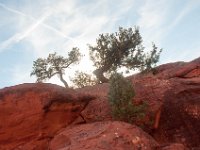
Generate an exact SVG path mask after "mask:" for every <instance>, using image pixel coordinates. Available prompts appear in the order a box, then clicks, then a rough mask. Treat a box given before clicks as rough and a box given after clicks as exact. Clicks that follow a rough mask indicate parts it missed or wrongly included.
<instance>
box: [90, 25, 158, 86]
mask: <svg viewBox="0 0 200 150" xmlns="http://www.w3.org/2000/svg"><path fill="white" fill-rule="evenodd" d="M89 50H90V58H91V60H92V61H93V63H94V66H95V67H96V68H97V69H96V70H95V71H94V72H93V73H94V74H95V75H96V77H97V79H98V80H99V81H100V82H102V83H104V82H108V79H107V78H106V77H105V76H104V73H107V72H112V71H116V69H117V68H120V67H127V68H128V69H140V70H144V69H147V70H150V69H151V68H152V66H153V65H155V64H156V63H157V62H158V60H159V56H160V52H161V50H158V48H157V47H156V46H155V44H153V50H152V51H150V52H149V53H145V52H144V47H143V46H142V37H141V35H140V33H139V29H138V28H135V29H132V28H128V29H124V28H122V27H120V28H119V31H118V32H115V33H111V34H109V33H107V34H100V35H99V37H98V38H97V39H96V46H91V45H89Z"/></svg>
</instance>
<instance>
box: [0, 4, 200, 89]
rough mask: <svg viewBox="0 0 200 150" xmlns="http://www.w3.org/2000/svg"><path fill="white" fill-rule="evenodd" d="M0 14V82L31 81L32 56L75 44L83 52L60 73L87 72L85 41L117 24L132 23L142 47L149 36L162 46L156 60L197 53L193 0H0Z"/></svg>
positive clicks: (197, 9)
mask: <svg viewBox="0 0 200 150" xmlns="http://www.w3.org/2000/svg"><path fill="white" fill-rule="evenodd" d="M0 20H1V21H0V88H3V87H7V86H12V85H16V84H20V83H25V82H34V81H35V78H34V77H30V72H31V69H32V63H33V61H34V60H36V59H37V58H38V57H46V56H47V55H48V54H49V53H51V52H55V51H56V52H57V53H58V54H61V55H66V54H67V52H68V51H69V50H71V48H72V47H75V46H77V47H79V48H80V49H81V52H82V53H83V54H86V57H85V58H83V60H82V62H81V63H80V65H78V67H74V68H73V69H71V70H66V74H67V75H66V76H65V78H66V79H67V78H68V75H71V76H72V75H73V71H72V70H83V71H86V72H88V73H89V72H91V71H92V67H90V66H92V64H91V63H90V62H89V60H88V57H87V54H88V49H87V44H88V43H90V44H92V43H94V42H95V39H96V38H97V36H98V34H100V33H107V32H109V33H111V32H115V31H117V30H118V27H119V26H122V27H134V26H135V25H137V26H139V27H140V32H141V35H142V37H143V41H144V45H145V47H147V49H148V47H149V46H150V45H151V43H152V42H154V43H155V44H156V45H157V46H158V47H159V48H163V52H162V54H161V59H160V64H163V63H167V62H174V61H190V60H192V59H195V58H197V57H200V42H199V39H200V29H199V27H200V1H197V0H159V1H158V0H123V1H122V0H100V1H96V0H84V1H82V0H0ZM86 66H87V67H86ZM49 82H51V83H56V84H61V83H60V82H59V80H58V79H57V78H56V77H55V78H53V79H51V80H50V81H49Z"/></svg>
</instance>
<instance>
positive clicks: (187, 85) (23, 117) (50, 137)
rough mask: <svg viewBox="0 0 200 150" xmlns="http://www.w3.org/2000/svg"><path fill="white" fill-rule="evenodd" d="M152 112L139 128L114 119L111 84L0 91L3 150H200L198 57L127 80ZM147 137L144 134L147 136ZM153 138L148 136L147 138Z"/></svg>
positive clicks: (37, 86) (0, 143)
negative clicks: (108, 96)
mask: <svg viewBox="0 0 200 150" xmlns="http://www.w3.org/2000/svg"><path fill="white" fill-rule="evenodd" d="M128 79H130V81H131V82H132V83H133V85H134V88H135V91H136V96H135V97H134V99H133V101H134V103H140V102H142V101H145V102H147V103H148V105H149V107H148V111H147V114H146V117H145V119H144V120H142V121H140V122H139V123H140V124H138V122H135V124H136V125H142V127H143V131H142V129H140V128H139V127H137V126H135V125H130V124H127V123H123V122H117V121H114V120H113V119H112V116H111V110H110V107H109V103H108V99H107V93H108V90H109V84H108V83H107V84H100V85H95V86H92V87H85V88H81V89H76V90H72V89H65V88H62V87H60V86H56V85H52V84H22V85H18V86H14V87H9V88H4V89H1V90H0V150H34V149H37V150H46V149H47V150H48V149H51V150H58V149H60V150H61V149H62V150H68V149H70V150H76V149H88V150H93V149H127V150H129V149H142V150H143V149H155V150H179V149H180V150H182V149H183V150H184V149H185V150H187V147H188V148H189V149H200V128H199V127H200V58H198V59H195V60H194V61H191V62H175V63H169V64H164V65H161V66H158V67H156V68H155V69H154V70H153V72H150V73H139V74H136V75H133V76H130V77H128ZM144 131H145V132H146V133H145V132H144ZM148 134H150V135H151V136H150V135H148Z"/></svg>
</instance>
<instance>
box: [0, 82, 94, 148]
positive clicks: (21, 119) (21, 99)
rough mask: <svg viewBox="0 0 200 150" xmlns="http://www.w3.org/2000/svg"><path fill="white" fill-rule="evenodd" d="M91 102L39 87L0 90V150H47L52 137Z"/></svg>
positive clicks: (46, 86) (47, 86)
mask: <svg viewBox="0 0 200 150" xmlns="http://www.w3.org/2000/svg"><path fill="white" fill-rule="evenodd" d="M91 99H92V97H90V96H87V95H83V94H79V93H78V92H75V91H74V90H71V89H65V88H63V87H60V86H57V85H52V84H42V83H38V84H22V85H17V86H14V87H9V88H4V89H2V90H0V149H1V150H12V149H24V150H32V149H37V150H45V149H47V146H48V142H49V141H50V140H51V139H52V138H53V137H54V135H55V133H56V132H57V131H59V130H60V129H62V128H64V127H66V126H67V125H68V124H70V123H71V122H73V121H74V120H75V119H76V118H77V117H78V116H79V114H80V112H81V111H82V110H83V109H84V107H85V106H86V105H87V104H88V102H89V100H91Z"/></svg>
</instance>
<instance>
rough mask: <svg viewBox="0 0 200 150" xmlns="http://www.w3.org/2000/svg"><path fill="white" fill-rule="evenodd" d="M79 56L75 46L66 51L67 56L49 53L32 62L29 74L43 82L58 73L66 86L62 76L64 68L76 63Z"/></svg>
mask: <svg viewBox="0 0 200 150" xmlns="http://www.w3.org/2000/svg"><path fill="white" fill-rule="evenodd" d="M80 58H81V54H80V52H79V49H78V48H77V47H75V48H72V50H71V51H70V52H69V53H68V57H66V58H65V57H63V56H60V55H57V53H53V54H49V56H48V57H47V58H38V59H37V60H36V61H34V62H33V71H32V72H31V76H33V75H35V76H36V78H37V81H36V82H43V81H45V80H48V79H50V78H52V77H53V76H54V75H58V77H59V79H60V81H61V82H62V83H63V84H64V85H65V87H68V83H67V82H66V81H65V79H64V78H63V75H64V74H65V69H66V68H68V67H69V66H70V65H72V64H77V63H78V62H79V60H80Z"/></svg>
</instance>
